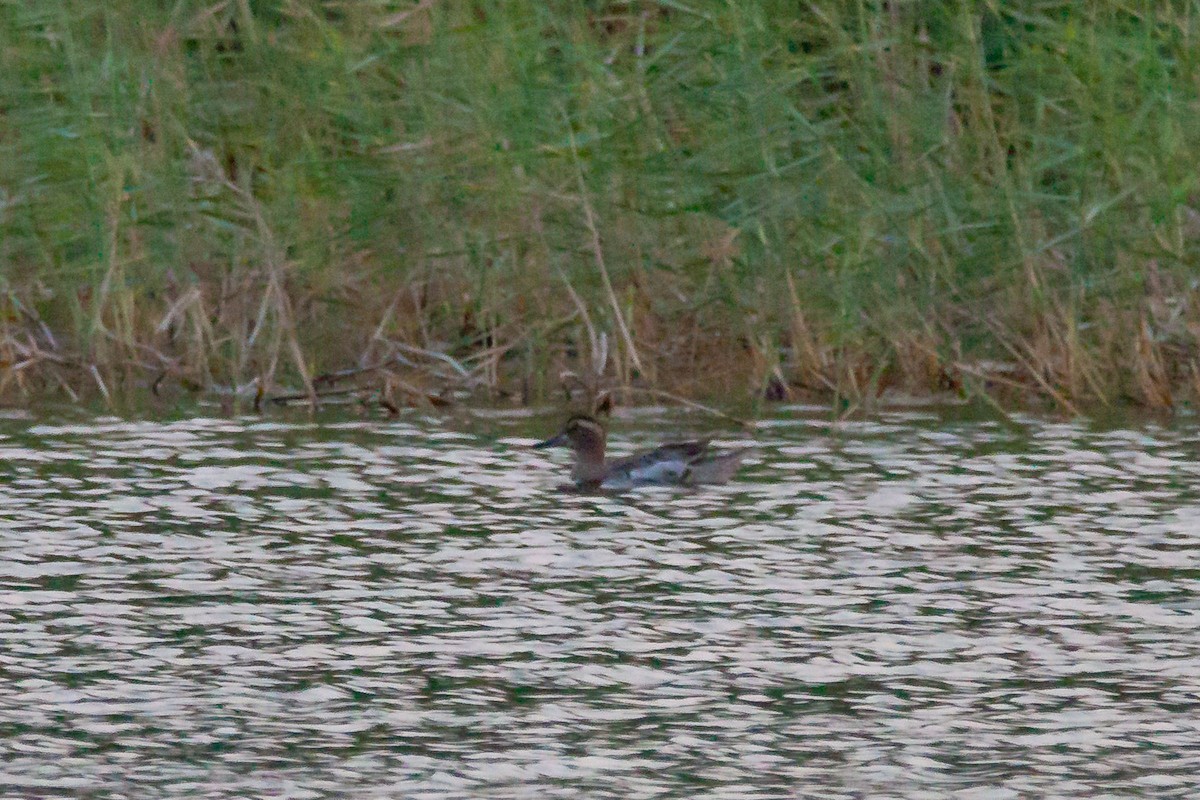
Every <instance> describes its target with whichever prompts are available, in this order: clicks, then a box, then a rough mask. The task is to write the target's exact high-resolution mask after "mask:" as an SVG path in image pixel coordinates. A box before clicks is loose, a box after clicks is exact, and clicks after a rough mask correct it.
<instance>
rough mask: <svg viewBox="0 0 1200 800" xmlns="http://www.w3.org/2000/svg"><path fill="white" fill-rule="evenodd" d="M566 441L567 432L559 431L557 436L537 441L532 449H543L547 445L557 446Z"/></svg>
mask: <svg viewBox="0 0 1200 800" xmlns="http://www.w3.org/2000/svg"><path fill="white" fill-rule="evenodd" d="M566 443H567V434H566V433H560V434H559V435H558V436H551V437H550V438H549V439H547V440H546V441H544V442H538V443H537V444H535V445H534V446H533V449H534V450H544V449H546V448H547V447H558V446H559V445H564V444H566Z"/></svg>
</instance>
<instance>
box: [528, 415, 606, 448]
mask: <svg viewBox="0 0 1200 800" xmlns="http://www.w3.org/2000/svg"><path fill="white" fill-rule="evenodd" d="M564 446H565V447H569V448H571V449H572V450H574V451H575V452H576V453H577V454H579V455H584V456H595V455H599V456H600V457H601V458H603V457H604V426H603V425H601V424H600V423H599V422H597V421H596V418H595V417H592V416H589V415H587V414H576V415H575V416H573V417H571V418H570V419H569V420H567V424H566V425H563V428H562V430H561V431H559V432H558V434H556V435H555V436H551V437H550V438H549V439H547V440H546V441H544V442H538V443H537V444H535V445H534V447H535V448H536V449H539V450H540V449H542V448H545V447H564Z"/></svg>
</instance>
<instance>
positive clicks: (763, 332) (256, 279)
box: [0, 0, 1200, 412]
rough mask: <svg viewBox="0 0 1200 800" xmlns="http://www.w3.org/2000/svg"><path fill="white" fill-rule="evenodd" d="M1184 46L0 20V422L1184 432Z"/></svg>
mask: <svg viewBox="0 0 1200 800" xmlns="http://www.w3.org/2000/svg"><path fill="white" fill-rule="evenodd" d="M1198 10H1200V9H1198V8H1197V7H1196V4H1195V3H1192V2H1169V3H1160V4H1156V5H1155V6H1154V8H1153V9H1152V10H1151V9H1149V8H1148V7H1147V8H1143V7H1135V6H1130V5H1129V4H1125V3H1118V2H1115V0H1106V1H1102V2H1095V3H1089V4H1082V5H1081V4H1076V3H1067V2H1019V3H1005V4H988V3H978V4H972V3H959V4H950V3H940V2H938V3H933V2H930V3H922V2H912V3H886V4H884V3H846V2H840V0H814V2H811V3H806V4H802V5H801V6H797V5H796V4H793V3H784V2H769V1H766V0H764V2H755V3H718V2H708V1H707V0H698V1H697V2H671V1H668V0H660V2H649V1H647V2H624V3H622V2H608V3H605V2H589V3H584V4H577V3H560V2H552V3H542V2H503V3H501V2H487V1H486V0H479V1H478V2H436V1H435V0H420V2H415V3H414V2H408V1H407V0H405V1H404V2H399V1H396V2H393V1H391V0H381V1H380V2H369V3H368V2H362V3H333V2H314V3H301V2H275V3H258V2H250V0H223V1H222V2H204V3H199V2H189V0H179V1H178V2H174V3H165V4H164V3H153V2H149V0H113V2H109V3H104V4H100V3H93V2H83V1H82V0H65V1H64V2H59V3H4V4H0V67H2V68H0V98H2V100H0V396H3V397H4V398H5V399H7V400H18V401H19V400H22V399H24V400H26V401H28V400H29V399H31V398H37V397H45V396H48V395H64V396H67V397H71V398H81V397H87V396H93V397H95V396H103V397H106V398H115V397H118V396H131V395H132V396H136V395H138V394H139V393H141V394H148V393H163V392H170V391H178V390H179V388H180V387H183V388H184V389H188V390H191V391H195V392H202V393H208V394H214V395H221V396H224V397H226V398H237V397H244V398H247V400H249V399H250V398H255V397H257V398H258V399H259V400H262V399H264V398H266V399H271V398H280V397H283V398H286V397H287V396H290V395H300V396H303V397H306V398H312V397H317V396H320V395H327V394H330V393H337V392H340V393H344V394H346V395H348V396H361V397H363V398H364V399H367V400H369V401H370V402H380V403H383V404H384V405H387V406H393V407H394V406H397V405H402V404H406V403H426V402H440V401H442V400H445V399H449V398H451V397H453V396H456V395H462V394H464V393H471V394H482V395H488V396H490V397H492V398H508V399H511V400H513V401H529V400H534V399H538V398H544V397H547V396H549V395H551V394H553V393H555V392H557V391H558V390H559V389H560V388H561V387H562V386H564V385H566V386H568V387H570V386H573V385H583V386H592V387H594V386H596V385H599V384H603V385H605V386H608V387H611V388H619V389H625V390H626V391H628V392H630V393H638V392H641V393H651V394H652V393H655V392H658V393H669V394H671V395H675V396H680V397H691V398H701V397H710V398H711V397H714V396H719V397H722V398H730V397H760V398H761V397H786V396H796V395H809V396H818V397H822V398H835V399H841V400H848V401H849V402H852V403H871V402H874V401H875V399H876V398H878V397H880V396H881V395H885V394H886V393H888V392H889V391H891V392H903V393H928V392H946V391H949V392H955V393H958V394H960V395H966V396H976V397H986V398H989V399H990V400H991V401H998V402H1001V403H1010V402H1022V403H1028V402H1032V403H1037V404H1047V405H1051V406H1054V407H1057V408H1059V409H1062V410H1064V411H1068V412H1076V411H1081V410H1084V409H1087V408H1095V407H1101V406H1110V405H1121V404H1130V403H1132V404H1137V405H1143V406H1149V407H1156V408H1169V407H1173V406H1176V405H1178V404H1180V403H1187V402H1190V401H1191V400H1192V399H1193V398H1194V397H1195V396H1196V394H1197V392H1198V391H1200V360H1198V354H1200V349H1198V337H1200V308H1198V302H1200V295H1198V284H1197V277H1196V276H1197V272H1196V269H1195V262H1196V256H1197V242H1198V241H1200V211H1198V210H1197V209H1198V208H1200V195H1198V193H1197V181H1198V174H1197V170H1196V161H1197V153H1198V152H1200V118H1198V117H1200V103H1198V102H1197V101H1198V97H1197V93H1198V91H1197V87H1200V81H1198V78H1200V48H1197V46H1196V42H1197V33H1198V30H1197V24H1198V23H1197V20H1198V19H1200V14H1198V13H1197V11H1198Z"/></svg>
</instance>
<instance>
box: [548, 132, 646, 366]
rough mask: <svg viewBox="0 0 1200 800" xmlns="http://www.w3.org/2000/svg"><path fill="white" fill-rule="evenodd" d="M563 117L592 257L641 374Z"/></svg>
mask: <svg viewBox="0 0 1200 800" xmlns="http://www.w3.org/2000/svg"><path fill="white" fill-rule="evenodd" d="M563 117H564V120H565V122H566V126H567V138H568V140H569V141H570V143H571V157H572V159H573V161H574V164H575V177H576V179H577V182H578V185H579V199H580V202H581V203H582V204H583V219H584V222H585V224H586V225H587V229H588V232H589V234H590V236H591V248H592V256H593V257H594V259H595V261H596V268H597V270H599V272H600V281H601V283H603V285H604V293H605V294H606V295H607V296H608V302H609V304H610V305H611V306H612V312H613V316H614V317H616V323H617V330H618V331H619V332H620V334H621V340H622V341H623V342H624V344H625V352H626V355H627V356H628V358H629V359H630V360H631V361H633V365H634V367H636V368H637V370H638V371H639V372H642V371H643V370H642V362H641V359H640V358H638V352H637V347H635V346H634V344H633V336H632V335H631V334H630V333H629V327H628V326H627V325H626V323H625V315H624V314H623V313H622V312H621V304H620V302H619V301H618V300H617V293H616V291H614V290H613V285H612V280H611V279H610V278H609V276H608V267H607V266H605V263H604V250H603V248H602V247H601V246H600V231H599V229H598V228H597V226H596V215H595V212H594V211H593V210H592V201H591V199H590V198H589V193H588V189H587V184H586V182H585V181H584V179H583V164H582V163H581V162H580V160H579V149H578V147H577V146H576V143H575V130H574V128H572V127H571V120H570V118H569V117H568V116H567V114H566V112H565V111H564V112H563ZM623 378H625V382H626V383H628V376H623Z"/></svg>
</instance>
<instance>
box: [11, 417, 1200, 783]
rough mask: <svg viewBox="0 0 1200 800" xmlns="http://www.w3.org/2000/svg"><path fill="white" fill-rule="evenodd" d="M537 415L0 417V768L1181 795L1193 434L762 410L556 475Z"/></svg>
mask: <svg viewBox="0 0 1200 800" xmlns="http://www.w3.org/2000/svg"><path fill="white" fill-rule="evenodd" d="M555 422H557V419H555V418H544V419H535V420H526V419H519V418H507V419H506V418H499V419H497V418H490V419H487V420H485V421H482V422H480V423H478V425H474V426H473V425H468V424H465V423H463V422H461V421H460V422H458V423H455V424H453V425H451V424H450V423H447V422H445V421H439V420H436V419H432V418H428V419H427V418H420V417H413V418H410V419H409V420H408V421H406V422H399V423H384V422H378V421H374V422H359V421H356V422H345V421H337V420H334V421H329V420H326V421H324V422H323V423H320V424H317V423H310V422H296V423H291V422H264V421H261V420H258V419H245V420H232V421H230V420H211V419H199V420H188V421H185V422H171V423H156V422H126V421H119V420H114V419H101V420H95V421H89V422H86V423H78V424H69V425H68V424H45V423H34V422H32V421H21V420H19V419H3V420H0V476H2V481H0V556H2V557H0V675H2V676H3V680H2V681H0V736H2V741H3V742H4V747H3V753H4V755H3V757H2V758H0V785H3V786H4V787H6V788H8V789H9V794H17V795H21V796H30V797H33V796H46V795H59V796H61V795H64V794H80V793H88V792H91V793H93V794H98V793H103V794H105V795H106V796H129V797H172V796H174V797H228V798H234V797H246V796H265V795H266V796H288V797H316V796H350V795H353V796H372V797H396V798H452V797H453V798H472V797H514V798H515V797H529V798H548V797H563V798H567V797H570V798H576V797H620V798H642V797H645V798H652V797H653V798H661V797H692V796H703V797H730V798H757V797H764V798H765V797H807V796H813V797H817V796H819V797H827V798H866V797H871V798H875V797H905V798H907V797H913V798H916V797H930V796H934V797H937V796H955V797H964V798H966V797H978V798H1006V797H1013V798H1016V797H1048V796H1062V795H1066V794H1068V793H1073V794H1076V795H1078V796H1080V797H1096V796H1100V795H1103V794H1105V793H1110V794H1112V795H1114V796H1117V795H1119V796H1129V795H1140V796H1146V797H1155V798H1167V797H1178V798H1184V797H1188V798H1190V797H1194V796H1196V791H1197V787H1198V786H1200V778H1198V777H1197V776H1198V775H1200V631H1198V630H1197V629H1198V628H1200V602H1198V597H1200V593H1198V589H1200V584H1198V583H1197V579H1198V578H1200V556H1198V555H1197V553H1198V550H1197V543H1198V541H1197V540H1198V538H1200V460H1198V458H1197V455H1198V453H1200V435H1198V434H1197V433H1196V432H1195V431H1194V430H1192V429H1190V427H1188V428H1187V429H1170V428H1163V427H1156V426H1141V427H1139V428H1137V429H1135V430H1090V429H1089V428H1087V427H1086V426H1083V425H1076V424H1060V423H1046V422H1038V421H1034V420H1024V421H1023V422H1024V423H1026V426H1025V428H1024V430H1022V431H1020V432H1013V431H1011V430H1009V429H1006V428H1003V427H1001V426H998V425H996V424H993V423H986V422H961V421H947V420H939V419H938V418H937V417H936V416H933V415H930V414H888V415H883V416H881V417H879V418H877V419H875V420H873V421H870V422H857V423H854V422H852V423H844V424H841V425H838V426H836V427H834V428H831V427H830V426H829V424H828V423H827V422H826V421H823V420H820V419H816V418H813V417H805V416H804V415H801V414H798V413H793V414H792V415H791V416H781V417H780V418H777V419H774V420H770V421H767V422H765V423H764V424H763V426H762V427H761V429H760V433H759V439H760V442H761V445H762V446H761V451H760V453H759V456H758V459H757V460H756V461H755V462H752V463H751V464H750V465H749V466H747V467H746V468H745V469H743V471H742V473H741V474H740V475H739V477H738V479H737V480H736V481H734V482H733V483H731V484H729V485H727V486H723V487H715V488H712V489H707V490H705V491H702V492H679V491H672V490H648V491H644V492H641V493H638V494H630V495H628V496H625V497H603V496H601V497H588V496H573V495H559V494H556V493H554V492H552V491H551V488H552V487H553V486H555V485H556V484H558V483H559V482H561V480H562V479H563V472H564V469H565V465H564V463H563V460H562V457H561V454H554V455H550V456H548V455H546V454H545V453H539V452H531V451H528V450H527V449H525V448H524V447H523V446H524V445H526V444H528V443H530V442H532V441H533V437H535V436H537V435H540V434H544V433H545V431H546V430H549V429H550V428H551V427H553V425H554V424H555ZM659 422H661V420H657V419H655V418H654V417H646V416H639V417H636V418H627V419H626V420H624V421H623V422H619V423H618V424H617V425H616V426H615V427H616V428H617V429H618V431H620V436H618V438H617V442H616V445H617V446H618V448H628V447H631V446H632V445H633V444H635V443H637V444H645V443H647V442H649V441H651V440H653V439H654V433H653V431H654V430H656V428H657V427H658V423H659ZM678 423H679V419H678V418H676V419H674V420H673V422H672V424H678Z"/></svg>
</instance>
